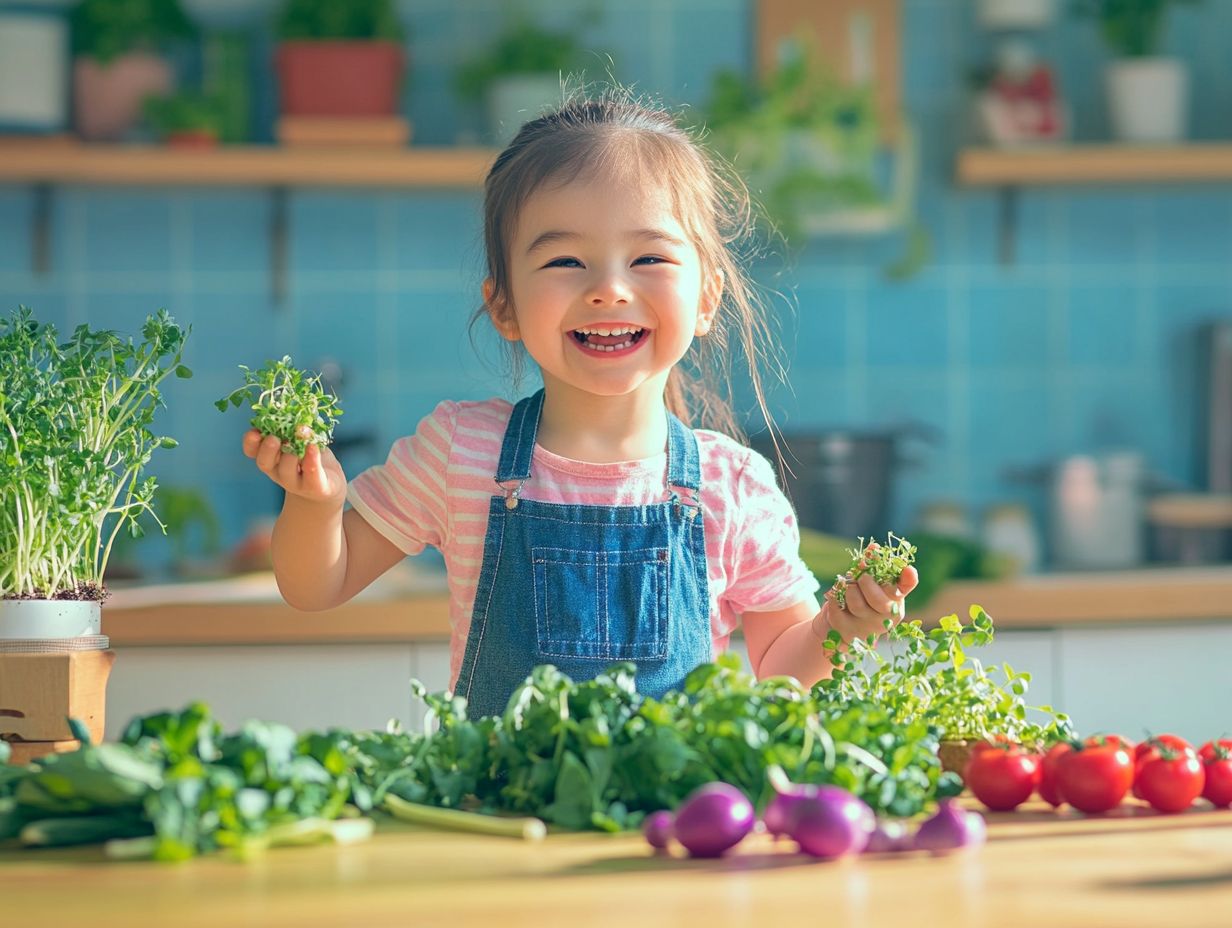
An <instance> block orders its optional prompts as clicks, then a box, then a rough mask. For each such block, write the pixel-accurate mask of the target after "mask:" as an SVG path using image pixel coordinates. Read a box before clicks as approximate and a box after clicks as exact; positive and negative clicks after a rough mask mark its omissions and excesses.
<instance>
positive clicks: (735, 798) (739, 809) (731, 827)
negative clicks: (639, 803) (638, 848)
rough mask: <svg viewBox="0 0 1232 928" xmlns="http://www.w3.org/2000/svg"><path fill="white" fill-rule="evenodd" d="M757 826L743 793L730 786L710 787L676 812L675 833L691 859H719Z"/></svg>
mask: <svg viewBox="0 0 1232 928" xmlns="http://www.w3.org/2000/svg"><path fill="white" fill-rule="evenodd" d="M756 822H757V816H756V814H755V813H754V812H753V804H752V803H751V802H749V800H748V799H747V798H746V797H745V795H744V793H742V792H740V790H738V789H736V787H734V786H730V785H728V784H727V783H707V784H706V785H704V786H699V787H698V788H697V789H695V790H694V791H693V792H692V793H690V794H689V796H688V798H687V799H685V801H684V802H683V803H682V804H681V806H680V808H679V809H677V810H676V821H675V827H674V833H675V838H676V840H677V841H679V842H680V843H681V844H683V845H684V847H685V850H687V851H688V852H689V855H690V856H691V857H718V856H720V855H721V854H723V853H724V852H725V851H728V850H730V849H731V848H733V847H735V846H736V845H737V844H739V843H740V841H741V840H743V838H744V836H745V835H747V834H748V833H749V832H750V831H752V830H753V825H754V824H755V823H756Z"/></svg>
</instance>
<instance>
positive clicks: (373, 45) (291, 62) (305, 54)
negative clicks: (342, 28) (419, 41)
mask: <svg viewBox="0 0 1232 928" xmlns="http://www.w3.org/2000/svg"><path fill="white" fill-rule="evenodd" d="M274 63H275V67H276V69H277V71H278V80H279V83H280V95H281V104H280V109H281V112H282V113H283V114H284V115H286V116H387V115H391V114H393V113H396V112H398V110H399V106H400V98H401V94H402V75H403V73H404V72H405V68H406V51H405V49H404V48H403V47H402V46H401V45H399V44H398V43H397V42H385V41H364V42H346V41H330V42H310V41H292V42H282V43H281V44H279V46H278V48H277V50H276V52H275V53H274Z"/></svg>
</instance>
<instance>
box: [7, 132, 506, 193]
mask: <svg viewBox="0 0 1232 928" xmlns="http://www.w3.org/2000/svg"><path fill="white" fill-rule="evenodd" d="M495 157H496V152H495V151H492V150H490V149H486V148H443V147H442V148H427V147H424V148H414V147H410V148H371V149H368V148H364V149H348V148H281V147H278V146H275V145H241V146H223V147H219V148H206V149H188V148H182V149H177V148H168V147H166V146H161V145H87V144H82V143H80V142H74V141H61V140H4V141H0V182H3V183H24V184H89V185H112V184H116V185H129V184H132V185H141V186H152V185H156V186H180V185H183V186H192V187H197V186H255V187H269V186H291V187H317V186H319V187H462V188H477V187H479V186H480V185H481V184H482V183H483V178H484V175H485V174H486V173H487V170H488V168H489V167H490V166H491V164H492V161H493V159H494V158H495Z"/></svg>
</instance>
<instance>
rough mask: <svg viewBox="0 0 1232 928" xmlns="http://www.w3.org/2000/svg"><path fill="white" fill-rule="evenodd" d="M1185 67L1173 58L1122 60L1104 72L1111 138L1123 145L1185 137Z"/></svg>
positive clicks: (1186, 75) (1187, 82) (1186, 76)
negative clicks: (1110, 122) (1113, 137)
mask: <svg viewBox="0 0 1232 928" xmlns="http://www.w3.org/2000/svg"><path fill="white" fill-rule="evenodd" d="M1188 77H1189V76H1188V73H1187V71H1186V70H1185V64H1184V62H1182V61H1179V60H1177V59H1175V58H1125V59H1121V60H1118V61H1113V62H1110V63H1109V64H1108V68H1107V71H1106V72H1105V79H1106V81H1107V89H1108V107H1109V111H1110V113H1111V116H1112V131H1113V135H1114V136H1115V137H1116V138H1118V139H1119V140H1121V141H1123V142H1156V143H1158V142H1176V141H1179V140H1180V139H1182V138H1184V137H1185V130H1186V109H1187V106H1186V104H1187V101H1188V97H1189V86H1188V84H1189V80H1188Z"/></svg>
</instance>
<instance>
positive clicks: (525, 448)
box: [496, 390, 543, 483]
mask: <svg viewBox="0 0 1232 928" xmlns="http://www.w3.org/2000/svg"><path fill="white" fill-rule="evenodd" d="M542 413H543V391H542V390H540V391H539V392H537V393H535V394H533V395H531V396H528V397H526V398H525V399H523V400H520V401H519V402H518V404H517V405H516V406H514V407H513V414H512V415H510V417H509V424H508V425H507V426H505V438H504V440H503V441H502V442H501V453H500V462H499V463H498V464H497V466H496V482H497V483H505V482H507V481H511V480H526V479H527V478H529V477H530V463H531V458H532V457H533V456H534V452H535V437H536V436H537V435H538V434H539V417H540V415H541V414H542Z"/></svg>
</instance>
